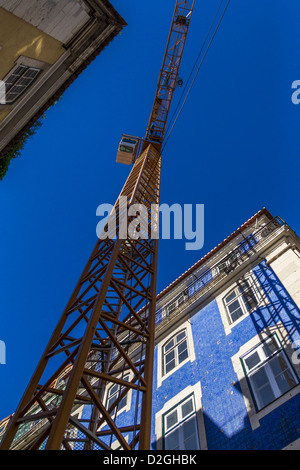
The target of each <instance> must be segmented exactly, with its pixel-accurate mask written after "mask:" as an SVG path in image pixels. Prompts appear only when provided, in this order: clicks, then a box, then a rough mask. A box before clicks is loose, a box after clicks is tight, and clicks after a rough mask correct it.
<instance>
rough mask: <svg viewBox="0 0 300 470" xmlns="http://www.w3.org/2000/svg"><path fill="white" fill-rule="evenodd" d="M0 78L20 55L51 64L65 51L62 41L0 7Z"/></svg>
mask: <svg viewBox="0 0 300 470" xmlns="http://www.w3.org/2000/svg"><path fill="white" fill-rule="evenodd" d="M0 46H2V49H1V51H0V79H3V78H4V77H5V75H6V74H7V73H8V72H9V71H10V70H11V69H12V67H13V66H14V65H15V61H16V60H17V59H18V57H19V56H20V55H24V56H26V57H31V58H33V59H37V60H41V61H43V62H48V63H49V64H53V63H54V62H56V60H57V59H58V58H59V57H60V56H61V55H62V54H63V53H64V52H65V50H64V49H63V47H62V43H61V42H60V41H58V40H57V39H54V38H52V37H51V36H49V35H48V34H45V33H43V31H40V30H39V29H38V28H36V27H35V26H32V25H31V24H29V23H26V22H25V21H24V20H22V19H21V18H18V17H17V16H15V15H13V14H12V13H9V12H7V11H6V10H4V9H3V8H0Z"/></svg>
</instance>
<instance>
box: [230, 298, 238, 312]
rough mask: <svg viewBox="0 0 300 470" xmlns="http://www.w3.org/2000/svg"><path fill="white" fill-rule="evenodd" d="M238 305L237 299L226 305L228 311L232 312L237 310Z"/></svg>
mask: <svg viewBox="0 0 300 470" xmlns="http://www.w3.org/2000/svg"><path fill="white" fill-rule="evenodd" d="M239 307H240V303H239V301H238V300H235V301H234V302H232V304H230V305H228V310H229V312H230V313H232V312H234V311H235V310H237V309H238V308H239Z"/></svg>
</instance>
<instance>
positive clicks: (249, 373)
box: [241, 333, 299, 411]
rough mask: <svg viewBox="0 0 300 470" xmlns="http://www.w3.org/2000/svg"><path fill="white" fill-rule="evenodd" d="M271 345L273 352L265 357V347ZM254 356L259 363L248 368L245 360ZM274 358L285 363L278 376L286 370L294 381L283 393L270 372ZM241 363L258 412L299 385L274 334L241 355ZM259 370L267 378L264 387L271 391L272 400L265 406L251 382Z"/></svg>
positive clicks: (272, 372)
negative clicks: (279, 358) (280, 358)
mask: <svg viewBox="0 0 300 470" xmlns="http://www.w3.org/2000/svg"><path fill="white" fill-rule="evenodd" d="M271 344H272V345H273V347H275V350H274V351H273V352H272V353H271V354H269V355H267V354H266V352H265V349H266V346H270V345H271ZM254 355H256V357H257V358H258V361H259V362H257V363H256V364H255V365H253V367H249V365H248V364H247V359H249V358H250V357H252V356H254ZM276 357H282V358H283V360H284V361H285V364H286V366H287V367H286V369H284V370H282V371H281V372H280V374H278V375H282V374H284V372H285V371H286V370H288V371H289V373H290V375H291V377H292V379H293V380H294V381H295V383H294V385H293V386H291V387H290V388H289V389H288V390H286V391H285V392H282V391H281V390H280V388H279V386H278V384H277V382H276V377H277V376H275V374H274V371H273V370H272V368H271V365H270V363H271V361H272V360H274V359H275V358H276ZM241 362H242V364H243V368H244V371H245V374H246V377H247V380H248V382H249V387H250V390H251V393H252V396H253V398H254V403H255V406H256V408H257V411H260V410H262V409H263V408H265V407H266V406H268V405H270V404H271V403H272V402H273V401H275V400H277V399H278V398H280V397H281V396H283V395H285V393H288V392H289V391H290V390H292V389H293V388H294V387H295V386H296V385H298V383H299V379H298V378H297V376H296V374H295V372H294V370H293V368H292V365H291V364H290V361H289V359H288V357H287V355H286V354H285V352H284V349H283V347H282V346H281V344H280V342H279V339H278V337H277V335H276V333H275V334H273V335H272V336H270V337H269V338H268V339H266V340H265V341H263V342H261V343H260V344H258V345H257V346H256V347H255V348H253V349H251V351H249V352H248V353H247V354H245V355H243V356H242V357H241ZM259 370H264V373H265V376H266V378H267V382H266V383H265V384H264V385H266V386H269V387H270V388H271V391H272V393H273V395H274V399H273V400H271V401H270V402H269V403H266V404H263V403H262V402H261V400H260V397H259V394H258V389H257V387H256V386H255V384H254V382H253V376H255V374H256V373H257V372H258V371H259ZM261 388H262V387H261Z"/></svg>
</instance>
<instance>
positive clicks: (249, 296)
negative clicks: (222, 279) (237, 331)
mask: <svg viewBox="0 0 300 470" xmlns="http://www.w3.org/2000/svg"><path fill="white" fill-rule="evenodd" d="M224 304H225V307H226V311H227V314H228V316H229V320H230V322H231V323H233V322H235V321H236V320H238V319H239V318H240V317H242V316H243V315H244V314H245V313H248V312H250V311H252V310H254V309H255V308H256V307H257V305H258V299H257V297H256V294H255V292H254V289H253V286H251V284H250V282H249V280H248V279H243V280H241V281H239V282H238V285H237V287H235V288H234V289H232V290H231V291H230V292H229V294H227V295H226V297H225V298H224Z"/></svg>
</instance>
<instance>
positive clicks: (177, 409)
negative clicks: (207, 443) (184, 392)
mask: <svg viewBox="0 0 300 470" xmlns="http://www.w3.org/2000/svg"><path fill="white" fill-rule="evenodd" d="M189 402H191V403H192V411H190V413H188V414H187V415H186V416H184V417H183V416H182V407H183V406H184V405H185V404H186V403H189ZM174 413H176V416H177V421H176V423H175V424H173V425H171V426H170V427H169V428H168V429H166V426H167V421H168V417H169V416H171V415H173V414H174ZM189 420H192V422H193V426H194V434H193V435H194V436H195V435H196V441H197V447H196V449H189V450H200V439H199V433H198V426H197V412H196V406H195V397H194V394H191V395H189V396H188V397H187V398H185V399H184V400H183V401H181V402H180V403H178V404H177V405H176V406H174V407H173V408H171V410H170V411H168V412H167V413H165V414H164V415H163V442H164V450H188V449H186V448H185V446H184V443H185V441H184V435H183V424H184V423H185V422H187V421H189ZM175 430H177V431H178V436H179V448H178V449H166V439H167V437H168V436H170V435H171V434H172V433H173V432H174V431H175Z"/></svg>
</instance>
